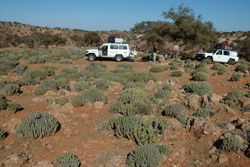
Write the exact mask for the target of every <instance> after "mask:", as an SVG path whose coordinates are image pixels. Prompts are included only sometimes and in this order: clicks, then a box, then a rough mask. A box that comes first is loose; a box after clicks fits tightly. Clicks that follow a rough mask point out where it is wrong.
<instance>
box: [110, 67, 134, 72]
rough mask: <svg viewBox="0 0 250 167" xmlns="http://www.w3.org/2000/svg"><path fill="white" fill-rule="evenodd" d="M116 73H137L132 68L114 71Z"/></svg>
mask: <svg viewBox="0 0 250 167" xmlns="http://www.w3.org/2000/svg"><path fill="white" fill-rule="evenodd" d="M113 72H114V73H126V72H131V73H135V72H136V71H135V69H132V68H120V67H119V68H116V69H114V71H113Z"/></svg>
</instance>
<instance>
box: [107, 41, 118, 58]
mask: <svg viewBox="0 0 250 167" xmlns="http://www.w3.org/2000/svg"><path fill="white" fill-rule="evenodd" d="M117 54H119V52H118V44H110V48H109V49H108V57H112V58H113V57H115V56H116V55H117Z"/></svg>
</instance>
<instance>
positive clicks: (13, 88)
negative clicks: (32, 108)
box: [1, 83, 21, 96]
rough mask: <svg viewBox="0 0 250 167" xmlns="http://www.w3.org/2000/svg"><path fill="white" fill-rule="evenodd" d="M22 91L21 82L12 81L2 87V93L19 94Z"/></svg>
mask: <svg viewBox="0 0 250 167" xmlns="http://www.w3.org/2000/svg"><path fill="white" fill-rule="evenodd" d="M20 92H21V91H20V85H19V84H15V83H10V84H7V85H6V86H4V88H3V89H2V91H1V93H2V94H3V95H6V96H7V95H14V94H19V93H20Z"/></svg>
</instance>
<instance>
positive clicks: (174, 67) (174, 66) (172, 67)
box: [170, 64, 179, 70]
mask: <svg viewBox="0 0 250 167" xmlns="http://www.w3.org/2000/svg"><path fill="white" fill-rule="evenodd" d="M170 69H171V70H178V69H179V66H178V65H177V64H173V65H171V66H170Z"/></svg>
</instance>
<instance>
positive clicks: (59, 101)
mask: <svg viewBox="0 0 250 167" xmlns="http://www.w3.org/2000/svg"><path fill="white" fill-rule="evenodd" d="M68 101H69V100H68V99H67V98H65V97H64V98H54V99H52V100H51V101H50V104H53V103H55V104H60V105H61V106H63V105H65V104H67V103H68Z"/></svg>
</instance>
